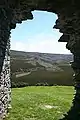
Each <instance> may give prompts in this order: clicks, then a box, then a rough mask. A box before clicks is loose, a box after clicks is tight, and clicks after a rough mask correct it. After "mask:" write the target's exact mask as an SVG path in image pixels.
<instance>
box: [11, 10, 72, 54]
mask: <svg viewBox="0 0 80 120" xmlns="http://www.w3.org/2000/svg"><path fill="white" fill-rule="evenodd" d="M32 14H33V17H34V18H33V20H26V21H23V22H22V24H17V25H16V28H15V29H13V30H11V49H12V50H18V51H26V52H41V53H57V54H58V53H59V54H70V51H69V50H67V49H66V43H62V42H61V43H60V42H58V40H59V38H60V36H61V35H62V33H60V32H59V30H56V29H53V26H54V24H55V21H56V19H57V18H58V17H57V15H56V14H54V13H50V12H46V11H33V12H32Z"/></svg>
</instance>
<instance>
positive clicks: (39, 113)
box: [6, 86, 74, 120]
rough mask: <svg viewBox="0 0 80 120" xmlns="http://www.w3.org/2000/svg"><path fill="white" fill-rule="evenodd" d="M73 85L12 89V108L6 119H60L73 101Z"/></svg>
mask: <svg viewBox="0 0 80 120" xmlns="http://www.w3.org/2000/svg"><path fill="white" fill-rule="evenodd" d="M73 94H74V89H73V87H67V86H63V87H62V86H54V87H47V86H46V87H43V86H42V87H25V88H14V89H12V109H11V111H10V113H9V115H8V117H7V118H6V120H59V119H60V118H62V117H63V113H66V112H67V111H68V110H69V108H70V106H71V102H72V98H73Z"/></svg>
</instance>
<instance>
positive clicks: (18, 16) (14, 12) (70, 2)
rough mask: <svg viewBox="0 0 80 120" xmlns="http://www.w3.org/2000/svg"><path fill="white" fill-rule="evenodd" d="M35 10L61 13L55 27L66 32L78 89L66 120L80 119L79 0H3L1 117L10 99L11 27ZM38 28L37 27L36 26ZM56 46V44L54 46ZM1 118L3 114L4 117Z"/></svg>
mask: <svg viewBox="0 0 80 120" xmlns="http://www.w3.org/2000/svg"><path fill="white" fill-rule="evenodd" d="M33 10H45V11H48V12H53V13H56V14H57V15H58V19H57V21H56V25H55V26H54V28H56V29H59V30H60V32H61V33H63V35H62V36H61V38H60V39H59V41H60V42H67V45H66V47H67V49H69V50H70V51H71V52H72V53H73V55H74V61H73V62H72V67H73V69H74V71H75V76H74V81H75V82H74V86H75V90H76V94H75V97H74V99H73V106H72V107H71V109H70V110H69V112H68V114H67V115H65V117H64V120H80V3H79V0H2V1H0V74H1V75H0V117H2V116H5V114H6V112H7V110H8V106H9V102H10V55H9V47H10V46H9V36H10V30H11V29H15V27H16V24H17V23H21V22H22V21H23V20H27V19H33V15H32V13H31V12H32V11H33ZM33 29H34V28H33ZM53 47H54V46H53ZM0 119H1V118H0Z"/></svg>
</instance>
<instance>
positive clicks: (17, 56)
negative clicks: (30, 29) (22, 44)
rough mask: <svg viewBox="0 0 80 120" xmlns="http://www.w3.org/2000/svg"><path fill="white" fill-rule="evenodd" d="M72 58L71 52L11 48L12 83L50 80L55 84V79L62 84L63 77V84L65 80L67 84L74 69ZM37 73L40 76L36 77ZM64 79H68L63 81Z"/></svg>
mask: <svg viewBox="0 0 80 120" xmlns="http://www.w3.org/2000/svg"><path fill="white" fill-rule="evenodd" d="M72 59H73V56H72V55H71V54H69V55H68V54H67V55H66V54H49V53H38V52H23V51H14V50H11V74H12V83H14V82H15V81H17V80H18V81H20V82H22V81H24V82H25V83H28V84H30V85H34V84H37V83H40V82H43V83H45V81H46V83H48V84H49V82H50V81H51V82H50V84H53V83H54V81H55V84H57V83H58V84H60V81H59V79H61V81H62V82H61V84H63V83H65V81H66V84H67V83H68V82H69V81H70V80H69V79H71V77H72V73H73V70H72V69H71V67H70V61H72ZM39 73H40V74H39ZM46 74H47V75H48V76H47V75H46ZM54 74H55V75H56V76H55V75H54ZM63 74H64V75H63ZM37 75H38V77H37V78H36V76H37ZM65 75H67V76H65ZM34 76H35V77H34ZM46 76H47V78H46ZM54 76H55V77H54ZM63 76H64V78H63ZM59 77H60V78H59ZM61 77H62V78H61ZM65 77H67V78H65ZM68 77H69V78H68ZM21 79H22V80H21ZM33 79H34V81H33ZM45 79H46V80H45ZM54 79H55V80H54ZM63 79H66V80H64V82H63ZM67 79H68V80H67ZM57 80H58V81H57ZM67 81H68V82H67ZM69 84H70V85H71V84H72V80H71V81H70V83H68V85H69Z"/></svg>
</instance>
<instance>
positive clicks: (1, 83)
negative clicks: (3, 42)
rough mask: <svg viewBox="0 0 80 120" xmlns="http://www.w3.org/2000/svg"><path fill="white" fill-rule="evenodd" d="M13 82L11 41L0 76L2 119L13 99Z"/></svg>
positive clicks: (0, 115)
mask: <svg viewBox="0 0 80 120" xmlns="http://www.w3.org/2000/svg"><path fill="white" fill-rule="evenodd" d="M10 96H11V83H10V51H9V41H8V43H7V48H6V52H5V58H4V62H3V67H2V72H1V76H0V120H1V119H2V118H4V117H5V115H6V113H7V111H8V108H10V105H9V104H10V101H11V97H10Z"/></svg>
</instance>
